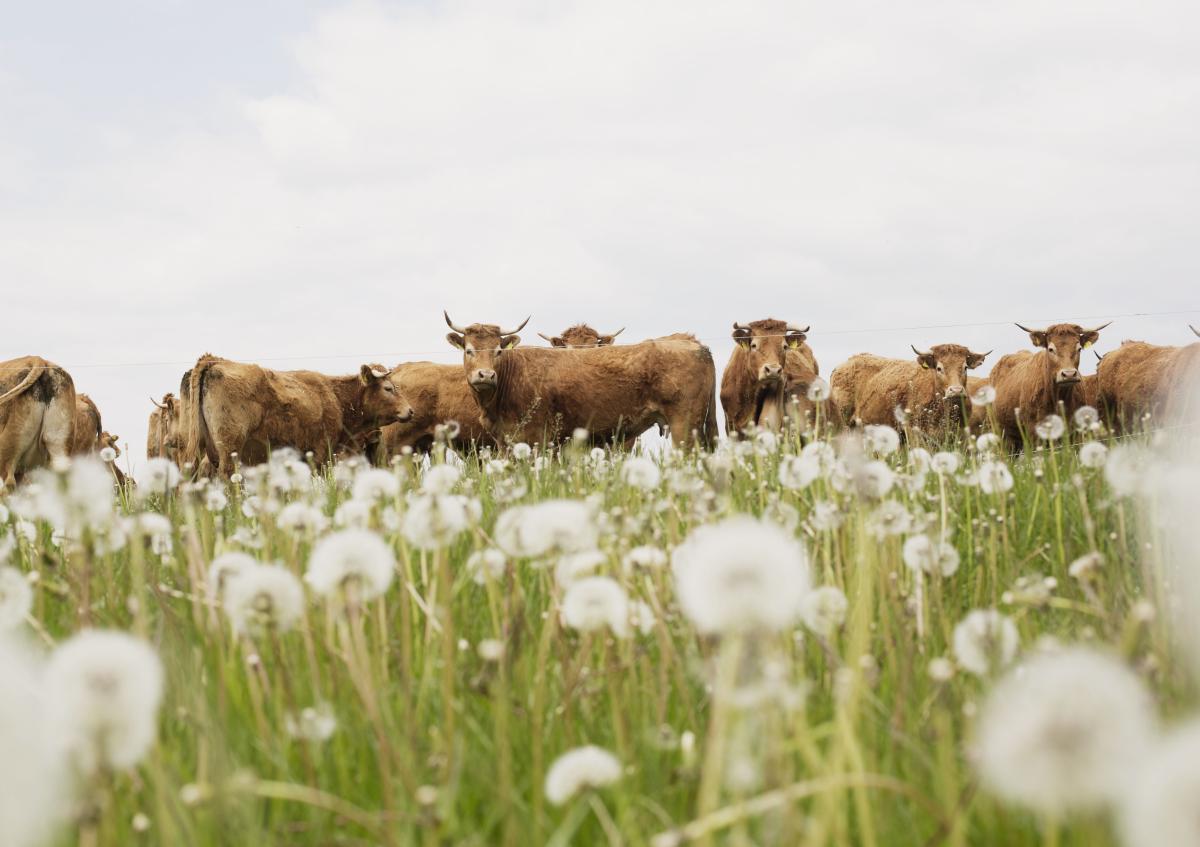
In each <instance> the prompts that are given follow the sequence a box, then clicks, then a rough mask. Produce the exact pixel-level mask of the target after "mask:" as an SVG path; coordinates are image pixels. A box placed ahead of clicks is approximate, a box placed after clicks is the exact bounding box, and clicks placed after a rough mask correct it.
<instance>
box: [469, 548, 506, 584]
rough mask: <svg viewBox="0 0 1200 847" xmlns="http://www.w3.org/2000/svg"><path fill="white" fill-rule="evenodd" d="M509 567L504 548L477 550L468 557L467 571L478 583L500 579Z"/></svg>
mask: <svg viewBox="0 0 1200 847" xmlns="http://www.w3.org/2000/svg"><path fill="white" fill-rule="evenodd" d="M507 568H508V557H507V556H505V555H504V551H503V550H497V549H496V548H495V547H486V548H484V549H483V550H476V551H475V552H474V553H472V554H471V555H470V556H468V557H467V573H469V574H471V579H473V580H474V581H475V583H476V584H478V585H483V584H484V583H485V582H487V581H488V580H489V579H490V580H497V579H500V578H501V577H503V576H504V571H505V570H506V569H507Z"/></svg>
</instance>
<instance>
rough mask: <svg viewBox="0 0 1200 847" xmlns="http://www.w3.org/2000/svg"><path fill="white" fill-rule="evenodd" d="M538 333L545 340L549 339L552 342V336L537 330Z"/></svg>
mask: <svg viewBox="0 0 1200 847" xmlns="http://www.w3.org/2000/svg"><path fill="white" fill-rule="evenodd" d="M538 335H540V336H541V337H542V338H544V339H545V340H546V341H549V342H550V343H551V344H553V343H554V339H553V338H551V337H550V336H548V335H546V334H545V333H544V332H539V333H538Z"/></svg>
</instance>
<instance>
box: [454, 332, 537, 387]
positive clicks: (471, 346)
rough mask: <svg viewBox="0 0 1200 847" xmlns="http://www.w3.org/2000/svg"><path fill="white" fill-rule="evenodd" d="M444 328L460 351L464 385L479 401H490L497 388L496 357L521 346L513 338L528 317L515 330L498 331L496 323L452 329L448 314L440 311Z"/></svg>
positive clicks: (517, 339) (519, 339)
mask: <svg viewBox="0 0 1200 847" xmlns="http://www.w3.org/2000/svg"><path fill="white" fill-rule="evenodd" d="M442 314H443V315H444V316H445V318H446V325H447V326H449V327H450V329H452V330H454V332H451V333H447V335H446V340H447V341H449V342H450V344H451V346H453V347H457V348H458V349H459V350H462V351H463V368H464V369H465V370H466V372H467V384H468V385H470V386H471V390H472V391H474V392H475V395H476V397H478V398H479V399H480V400H490V399H491V398H492V397H493V396H494V395H495V393H496V389H497V387H498V386H499V379H498V377H497V375H496V367H497V365H498V363H499V361H500V358H501V357H502V356H504V354H506V353H507V352H509V351H510V350H512V349H513V348H514V347H516V346H517V345H518V344H520V343H521V336H519V335H517V333H518V332H520V331H521V330H522V329H524V328H525V324H527V323H529V318H526V319H525V320H523V321H521V323H520V325H519V326H518V327H517V328H516V329H501V328H500V327H498V326H497V325H496V324H471V325H470V326H467V327H460V326H456V325H455V324H454V322H453V321H451V320H450V315H449V314H448V313H446V312H442Z"/></svg>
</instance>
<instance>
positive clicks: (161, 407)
mask: <svg viewBox="0 0 1200 847" xmlns="http://www.w3.org/2000/svg"><path fill="white" fill-rule="evenodd" d="M150 402H151V403H153V404H154V405H155V406H157V407H158V408H160V409H165V408H167V407H166V406H164V405H163V404H162V403H160V402H158V401H157V400H155V399H154V398H153V397H151V398H150Z"/></svg>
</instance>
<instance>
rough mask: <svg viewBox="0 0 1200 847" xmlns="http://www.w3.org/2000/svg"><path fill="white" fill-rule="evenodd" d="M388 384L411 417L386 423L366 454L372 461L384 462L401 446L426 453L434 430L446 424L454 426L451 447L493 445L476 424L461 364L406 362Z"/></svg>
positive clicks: (472, 398)
mask: <svg viewBox="0 0 1200 847" xmlns="http://www.w3.org/2000/svg"><path fill="white" fill-rule="evenodd" d="M392 381H393V382H395V383H396V384H397V385H398V386H400V390H401V392H402V393H403V394H404V396H405V397H407V398H408V400H409V402H410V403H412V407H413V417H412V420H410V421H408V422H407V423H393V424H388V425H387V426H385V427H384V428H383V432H382V434H381V436H380V439H379V443H378V445H377V446H376V447H375V449H374V451H373V452H371V453H370V455H371V459H372V461H374V462H376V463H378V462H380V461H385V460H387V459H388V458H390V457H392V456H396V455H399V454H400V453H401V452H402V451H403V449H404V448H405V447H411V448H412V449H413V450H416V451H419V452H426V451H428V450H429V449H430V448H431V447H432V446H433V441H434V430H435V428H436V427H437V426H438V425H439V424H444V423H446V422H448V421H454V422H455V423H457V424H458V436H457V437H456V438H455V439H454V442H453V444H454V446H455V447H458V448H469V447H470V445H472V444H476V445H480V446H482V445H486V444H492V443H493V439H492V437H491V436H490V435H488V433H487V430H486V429H484V428H483V424H481V423H480V422H479V405H478V404H477V403H476V402H475V393H474V392H473V391H471V387H470V386H469V385H467V383H466V382H465V381H464V380H463V369H462V366H461V365H438V364H434V363H433V362H408V363H406V364H403V365H397V366H396V369H395V370H394V371H392Z"/></svg>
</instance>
